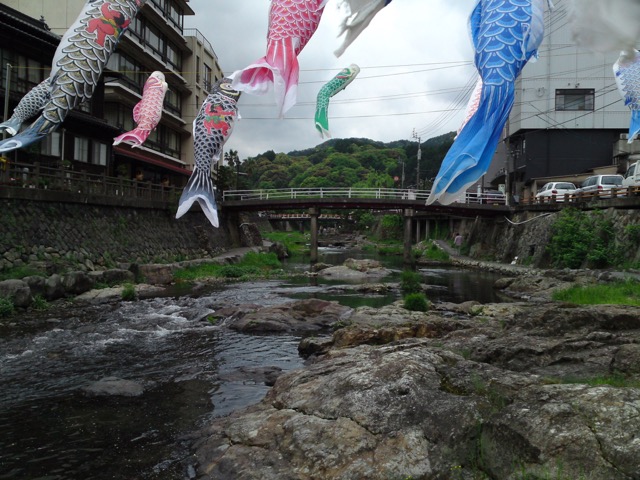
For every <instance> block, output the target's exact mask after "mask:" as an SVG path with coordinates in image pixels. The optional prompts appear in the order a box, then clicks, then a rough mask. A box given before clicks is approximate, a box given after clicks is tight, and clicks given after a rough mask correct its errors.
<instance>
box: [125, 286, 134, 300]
mask: <svg viewBox="0 0 640 480" xmlns="http://www.w3.org/2000/svg"><path fill="white" fill-rule="evenodd" d="M122 287H123V288H122V300H128V301H130V300H135V299H136V287H134V285H133V284H132V283H125V284H124V285H123V286H122Z"/></svg>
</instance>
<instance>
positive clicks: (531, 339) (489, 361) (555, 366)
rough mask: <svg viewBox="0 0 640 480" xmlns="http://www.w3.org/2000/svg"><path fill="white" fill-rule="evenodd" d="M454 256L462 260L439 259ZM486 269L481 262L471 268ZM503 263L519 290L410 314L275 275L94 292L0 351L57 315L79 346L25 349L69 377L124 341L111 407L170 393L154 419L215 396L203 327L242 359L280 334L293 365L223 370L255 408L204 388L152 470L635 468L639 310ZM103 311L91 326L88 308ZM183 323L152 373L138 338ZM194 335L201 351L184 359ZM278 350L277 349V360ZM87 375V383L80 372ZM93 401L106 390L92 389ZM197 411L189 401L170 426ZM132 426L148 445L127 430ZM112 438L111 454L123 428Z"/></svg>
mask: <svg viewBox="0 0 640 480" xmlns="http://www.w3.org/2000/svg"><path fill="white" fill-rule="evenodd" d="M458 261H459V262H466V261H472V260H467V259H465V258H456V257H452V258H451V262H454V263H455V262H458ZM495 265H496V264H493V263H492V262H484V263H483V262H480V263H478V264H476V265H474V266H473V268H497V267H496V266H495ZM500 268H504V269H505V270H504V271H503V272H501V276H502V277H503V278H501V279H500V280H498V281H497V282H496V283H495V286H496V288H499V289H501V290H502V291H504V292H506V293H509V294H510V295H511V296H512V298H516V299H518V298H519V299H520V300H519V301H510V302H504V303H480V302H477V301H466V302H462V303H453V302H434V306H433V308H432V309H431V310H430V311H429V312H425V313H422V312H409V311H407V310H405V309H404V308H403V307H402V302H401V301H397V302H394V303H392V304H390V305H385V306H383V307H379V308H373V307H357V308H345V307H340V308H339V306H338V305H336V303H335V302H330V301H324V300H319V299H314V298H311V299H307V300H294V301H291V300H290V299H289V300H283V299H282V298H279V296H280V295H282V292H283V291H284V287H283V286H282V285H281V284H280V283H279V282H263V283H260V282H251V283H248V284H244V285H242V284H237V285H234V286H233V288H230V289H228V290H227V289H221V290H220V291H216V292H214V293H213V294H211V295H207V296H202V297H200V296H199V294H198V293H197V292H195V293H193V294H188V295H187V294H185V296H181V297H178V299H177V301H175V302H174V301H172V302H165V301H163V300H162V299H161V298H160V297H158V298H157V299H150V300H144V301H138V302H120V298H117V297H113V298H112V299H111V300H110V301H108V302H107V304H106V305H103V304H97V303H94V304H92V303H91V302H89V303H87V304H86V305H85V306H84V307H82V306H81V305H80V302H74V305H75V308H76V309H77V310H78V312H79V311H84V312H86V313H88V315H87V317H88V318H87V319H86V320H84V319H82V320H80V319H81V318H84V317H82V316H81V315H80V314H79V313H77V312H76V313H74V314H73V318H71V319H69V320H67V319H65V318H62V317H56V318H54V319H51V318H48V319H43V320H42V321H43V322H47V323H50V322H52V321H54V320H55V322H56V323H55V324H54V327H55V328H51V325H49V327H48V328H49V330H48V332H47V334H46V335H43V334H39V335H38V336H37V337H36V338H35V339H34V342H33V346H31V345H29V346H28V347H27V346H22V343H20V346H19V348H18V347H16V350H15V352H13V351H11V352H9V353H10V358H9V360H10V362H14V361H15V362H18V361H19V360H20V357H22V356H24V355H27V353H26V352H28V350H29V349H35V348H34V347H35V345H36V344H38V345H39V344H41V343H44V342H45V340H46V341H49V339H51V340H53V339H55V338H58V337H63V338H64V336H66V335H68V334H69V333H68V331H67V324H69V323H70V324H71V326H72V328H73V329H75V330H76V331H77V332H78V333H80V334H82V335H84V337H86V338H84V337H83V343H82V344H81V345H80V346H74V347H73V348H72V349H71V350H69V347H68V346H69V345H71V343H70V341H68V340H65V343H63V344H62V345H59V346H56V347H51V348H50V349H48V350H45V351H44V352H42V354H41V355H40V356H38V357H37V361H36V362H35V363H36V365H40V368H39V369H42V370H43V372H42V373H39V372H34V375H40V376H44V375H45V373H46V372H47V369H48V368H50V366H51V364H52V363H60V365H62V364H71V365H72V366H74V367H73V374H74V375H73V376H78V377H82V376H83V374H82V372H83V371H84V369H85V363H86V362H87V361H89V358H93V357H94V356H96V354H95V353H92V354H91V357H81V356H80V355H81V352H83V351H85V350H87V349H88V346H89V345H92V347H91V348H98V350H97V352H98V355H97V356H96V358H98V359H102V358H103V357H104V358H105V359H106V356H105V350H107V349H113V350H114V351H115V352H117V353H118V355H117V356H118V357H121V356H122V354H123V353H124V352H126V351H127V350H130V351H131V352H132V354H134V355H135V356H134V357H132V359H130V358H129V357H124V358H123V359H122V360H121V361H122V362H123V363H122V365H120V364H119V363H116V364H115V366H112V365H109V366H110V369H109V370H108V371H109V373H112V374H113V376H114V377H119V378H121V379H122V380H129V379H133V380H135V381H136V382H137V383H138V384H139V385H140V387H142V388H141V389H140V388H139V389H138V390H137V391H140V390H142V391H143V392H144V393H142V395H141V396H138V397H122V395H119V394H118V393H117V392H116V394H114V395H111V396H109V395H107V397H106V403H108V404H112V406H113V408H114V413H115V410H117V409H121V408H122V405H125V406H126V408H127V409H134V407H136V408H144V407H145V405H146V402H147V401H149V398H150V397H149V396H150V395H151V396H154V395H155V396H157V397H161V396H164V397H166V398H168V399H170V401H169V403H167V404H166V405H163V410H162V415H163V416H164V417H163V418H174V416H175V417H177V416H179V415H180V412H181V411H182V410H188V408H187V404H189V403H191V404H197V406H198V408H200V410H201V411H206V410H207V409H209V410H210V409H211V405H210V404H209V403H208V401H207V400H208V395H209V394H210V393H209V391H210V388H211V387H210V386H205V385H206V384H205V383H204V382H203V380H204V378H205V377H206V376H208V375H211V374H212V370H214V363H212V359H213V358H217V357H214V352H213V350H217V349H219V348H220V347H219V345H218V343H217V342H216V343H215V344H214V343H212V342H211V338H209V339H208V338H207V337H212V336H214V335H215V337H216V338H217V339H236V338H237V340H236V341H237V342H239V343H242V344H246V345H249V348H248V350H245V353H244V354H243V355H244V356H246V357H249V356H251V355H253V351H255V352H259V351H261V350H262V348H263V347H262V346H263V345H265V344H270V342H271V339H274V340H279V339H281V338H285V340H286V344H287V348H289V350H287V352H288V353H287V362H288V364H289V365H295V369H294V370H292V371H289V372H288V371H287V369H280V370H279V369H277V368H273V369H271V368H270V367H271V366H272V363H271V362H273V360H262V361H261V360H260V359H259V360H257V361H256V362H255V365H252V368H250V369H246V370H242V371H241V370H240V369H231V370H228V371H226V372H223V374H224V375H227V376H229V377H232V378H233V379H234V380H237V381H236V382H235V388H237V391H236V392H235V393H234V394H235V395H237V396H239V397H242V398H243V399H244V400H245V401H247V399H248V400H249V401H248V402H247V403H245V404H244V405H248V404H252V405H251V406H248V407H246V408H242V409H240V410H238V409H237V408H231V407H230V406H227V407H226V408H225V403H224V402H225V400H226V399H228V398H230V397H231V396H232V395H230V394H229V391H228V390H227V391H224V392H222V391H221V392H217V393H216V394H215V395H216V397H215V402H214V404H215V405H216V407H215V408H216V410H215V411H216V413H217V414H219V415H221V416H220V417H219V418H208V419H207V421H206V424H205V425H204V426H203V427H202V428H201V429H199V430H197V431H196V432H192V433H190V434H186V435H182V436H181V437H180V443H181V445H183V447H184V449H183V451H182V453H180V455H178V456H175V457H172V460H171V472H172V475H173V476H169V477H162V478H215V479H234V480H237V479H240V480H242V479H254V478H255V479H261V480H262V479H271V478H273V479H276V478H277V479H299V480H307V479H309V480H310V479H318V478H322V479H350V480H352V479H360V478H362V479H364V478H366V479H388V478H393V479H395V478H397V479H401V480H405V479H408V478H412V479H413V480H417V479H430V480H431V479H447V480H450V479H456V480H457V479H474V480H475V479H485V480H486V479H496V480H497V479H525V478H541V479H547V478H548V479H557V480H560V479H567V480H568V479H572V480H573V479H580V478H584V479H588V478H592V479H603V478H607V479H609V478H612V479H635V478H640V477H639V475H640V472H638V470H637V468H638V465H640V462H639V461H638V459H640V450H639V449H640V445H639V444H640V439H638V436H637V432H638V431H640V428H639V427H640V425H639V424H638V422H639V419H640V415H638V413H639V412H640V390H639V389H638V381H640V369H639V368H638V365H640V349H639V348H638V345H639V344H640V335H639V332H640V320H639V319H640V311H638V309H637V308H636V307H615V306H598V307H577V306H575V305H568V304H563V303H559V302H553V301H551V294H552V292H553V291H555V290H557V289H561V288H566V286H568V285H572V284H575V283H576V282H587V281H589V282H594V281H604V280H605V279H606V278H608V276H610V275H612V272H599V273H597V274H593V272H591V273H589V272H588V271H575V272H570V271H564V272H551V271H542V270H536V269H531V268H528V267H521V266H517V265H515V266H512V265H500ZM428 281H429V280H428V277H426V282H425V283H428ZM381 282H384V280H381ZM492 283H493V282H492ZM380 284H382V283H380ZM375 285H376V284H372V285H368V286H367V288H372V287H374V286H375ZM427 286H428V285H427ZM353 288H356V287H353ZM425 288H426V287H425ZM301 290H304V291H309V290H310V288H309V287H304V288H301ZM327 290H328V291H330V290H329V289H327ZM312 291H313V292H314V295H315V292H317V289H313V290H312ZM250 292H251V293H252V294H251V295H249V296H247V294H248V293H250ZM357 294H358V295H362V296H364V295H367V293H365V292H364V291H363V292H359V293H357ZM191 295H192V296H193V298H188V297H190V296H191ZM225 308H226V309H225ZM140 309H143V310H142V311H141V310H140ZM111 310H113V315H112V314H109V313H108V312H110V311H111ZM98 312H102V313H99V315H100V320H99V322H98V323H95V320H93V321H92V320H89V318H92V317H94V316H96V315H98ZM103 316H107V318H109V319H111V320H110V322H111V323H113V329H114V330H112V331H111V330H107V329H106V328H105V325H106V324H108V323H109V322H108V321H105V320H104V319H103ZM47 317H48V316H47ZM185 323H186V324H188V326H189V331H188V333H187V332H185V330H184V327H185ZM178 329H180V330H178ZM69 331H70V330H69ZM174 332H175V333H174ZM178 332H185V333H178ZM258 333H259V335H258ZM143 334H146V335H147V336H142V335H143ZM183 335H184V340H182V341H180V342H179V344H178V345H177V346H175V347H172V348H170V349H168V348H167V347H165V346H162V350H168V351H169V352H170V353H171V355H170V357H175V356H177V355H180V354H183V353H184V352H185V351H186V353H188V355H186V356H187V358H185V360H184V363H183V364H181V365H180V366H179V367H173V368H172V369H169V371H171V376H170V381H169V382H167V380H166V379H165V378H162V376H164V375H166V371H167V367H165V366H164V364H165V363H167V362H168V359H164V360H162V361H160V360H159V359H161V358H162V356H161V353H162V352H161V351H157V350H154V349H151V348H150V346H151V345H152V342H155V341H157V340H156V339H160V340H161V341H162V342H165V341H169V339H171V338H180V337H182V336H183ZM129 336H131V343H130V345H128V344H125V345H127V348H124V345H123V342H125V339H127V338H129ZM151 339H153V341H152V340H151ZM36 340H37V342H36ZM93 345H96V346H95V347H94V346H93ZM161 345H163V344H161ZM194 345H197V349H195V350H200V351H202V352H204V353H205V355H204V356H203V357H193V358H191V354H192V350H194ZM214 345H215V346H214ZM280 348H282V347H277V349H276V357H275V358H280V357H282V354H281V351H280V350H279V349H280ZM290 350H293V355H296V353H299V354H300V355H301V356H302V359H304V363H305V365H304V366H302V365H299V363H301V362H302V360H301V359H299V358H297V359H292V358H290V357H291V355H292V353H291V351H290ZM36 351H37V350H36ZM296 351H297V352H296ZM28 355H34V354H32V353H29V354H28ZM76 356H78V358H77V359H76V358H75V357H76ZM296 357H297V355H296ZM125 359H126V361H125ZM109 361H110V362H115V360H109ZM218 361H219V362H221V363H220V365H221V366H222V365H224V362H222V361H221V360H216V362H218ZM224 361H225V362H228V363H231V362H232V359H231V358H230V357H229V358H227V359H225V360H224ZM70 362H71V363H70ZM150 362H151V363H159V364H162V365H163V366H162V368H154V369H152V374H151V375H149V373H148V372H146V371H143V369H142V367H140V366H139V365H138V364H148V363H150ZM194 362H195V363H194ZM296 362H297V363H296ZM132 365H133V366H134V368H133V369H132V368H131V366H132ZM267 367H268V368H267ZM219 368H220V367H219ZM110 376H111V375H110ZM158 377H160V378H158ZM16 380H17V377H16ZM94 380H100V378H96V379H94ZM22 381H24V379H23V380H22ZM83 381H84V382H85V383H90V382H86V379H83V378H79V379H78V383H82V382H83ZM616 382H617V383H616ZM271 385H273V386H272V387H270V386H271ZM94 386H95V385H94ZM98 386H100V385H98ZM248 386H252V387H258V389H257V392H258V393H257V394H256V393H249V392H248V391H247V388H248ZM265 393H266V396H264V395H265ZM263 396H264V397H263ZM154 398H155V397H154ZM76 402H77V400H75V398H74V400H73V402H72V401H70V400H67V403H69V404H71V403H76ZM86 402H89V400H87V401H86ZM95 402H101V403H105V397H99V398H98V400H95ZM176 405H177V406H178V407H175V406H176ZM192 406H193V405H192ZM174 407H175V408H174ZM176 408H177V409H176ZM189 408H190V407H189ZM135 411H136V412H137V411H138V410H135ZM193 417H195V413H193V412H189V419H188V421H187V420H183V421H182V424H181V425H186V424H188V422H189V421H191V422H192V421H193ZM43 422H44V419H43ZM137 428H138V427H137ZM140 428H142V427H140ZM147 429H148V430H147V431H143V432H142V433H139V432H138V433H136V434H135V435H134V434H133V432H132V433H131V438H132V439H133V440H131V444H128V443H127V444H126V445H130V448H133V446H134V445H137V444H139V443H141V446H148V448H151V445H152V444H153V443H154V442H157V441H158V439H159V438H160V439H162V438H163V437H162V435H161V434H158V433H157V432H154V430H153V429H149V427H147ZM120 435H121V436H122V438H123V439H124V438H128V437H127V436H125V435H122V434H120ZM140 435H144V437H143V440H137V438H138V437H139V436H140ZM9 437H10V436H9ZM116 441H117V442H120V443H118V444H117V445H118V449H121V444H122V443H121V442H122V441H123V440H121V439H116ZM127 441H129V440H127ZM118 451H120V450H118ZM194 453H195V455H194ZM112 455H113V454H112ZM121 455H123V456H124V455H125V454H124V452H122V453H121ZM127 458H129V456H127ZM110 461H111V462H117V457H113V456H112V457H110ZM127 461H129V460H127ZM158 468H159V469H160V471H166V470H162V468H161V467H160V466H159V467H158ZM9 478H11V477H9ZM14 478H19V477H14ZM23 478H24V477H23ZM66 478H74V477H72V476H67V477H66ZM78 478H79V477H78ZM96 478H98V477H96ZM122 478H126V477H122ZM140 478H146V477H144V476H143V475H140ZM148 478H152V477H148ZM158 478H160V477H158Z"/></svg>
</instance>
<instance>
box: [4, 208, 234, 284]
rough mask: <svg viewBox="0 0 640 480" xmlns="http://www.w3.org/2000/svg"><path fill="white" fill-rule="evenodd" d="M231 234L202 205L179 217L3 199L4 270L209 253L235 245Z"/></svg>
mask: <svg viewBox="0 0 640 480" xmlns="http://www.w3.org/2000/svg"><path fill="white" fill-rule="evenodd" d="M229 238H230V237H229V234H228V232H227V231H225V229H224V228H222V227H221V228H213V227H212V226H211V224H210V223H209V222H208V221H207V219H206V218H205V216H204V214H203V213H202V212H201V211H199V209H197V208H194V210H193V211H191V212H188V213H187V214H186V215H185V216H184V217H182V218H180V219H176V218H175V213H174V212H173V211H171V210H169V209H163V208H139V207H126V206H107V205H91V204H83V203H62V202H49V201H36V200H24V199H0V272H1V271H6V270H8V269H11V268H16V267H22V266H25V265H30V266H32V267H35V268H37V269H39V270H41V271H43V272H46V273H49V274H51V273H59V272H64V271H68V270H85V271H87V270H101V269H106V268H113V267H115V266H117V265H118V264H119V263H154V262H175V261H182V260H189V259H194V258H206V257H211V256H215V255H217V254H219V253H221V252H223V251H226V250H228V249H229V248H231V243H230V240H229Z"/></svg>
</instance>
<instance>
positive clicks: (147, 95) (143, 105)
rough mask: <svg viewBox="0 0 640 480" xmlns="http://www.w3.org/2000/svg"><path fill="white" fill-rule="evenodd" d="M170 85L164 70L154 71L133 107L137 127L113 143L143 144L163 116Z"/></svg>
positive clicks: (118, 137) (137, 145)
mask: <svg viewBox="0 0 640 480" xmlns="http://www.w3.org/2000/svg"><path fill="white" fill-rule="evenodd" d="M168 88H169V86H168V85H167V82H165V81H164V74H163V73H162V72H153V73H152V74H151V75H149V78H148V79H147V81H146V82H145V84H144V88H143V90H142V99H141V100H140V101H139V102H138V104H137V105H136V106H135V107H133V121H134V122H136V124H137V127H136V128H134V129H133V130H130V131H128V132H126V133H123V134H122V135H119V136H117V137H116V138H114V139H113V144H114V145H118V144H120V143H128V144H130V145H131V146H133V147H139V146H141V145H142V144H143V143H144V142H145V140H146V139H147V137H149V134H150V133H151V131H152V130H153V129H155V128H156V127H157V126H158V123H159V122H160V119H161V118H162V104H163V102H164V96H165V94H166V93H167V89H168Z"/></svg>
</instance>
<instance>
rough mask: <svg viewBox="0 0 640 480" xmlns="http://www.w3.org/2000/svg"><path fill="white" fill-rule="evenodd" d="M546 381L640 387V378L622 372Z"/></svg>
mask: <svg viewBox="0 0 640 480" xmlns="http://www.w3.org/2000/svg"><path fill="white" fill-rule="evenodd" d="M546 381H547V382H548V383H550V384H569V385H589V386H591V387H601V386H603V385H608V386H610V387H616V388H640V380H634V379H629V378H627V377H625V376H624V375H623V374H621V373H614V374H612V375H605V376H601V377H593V378H574V377H568V378H547V379H546Z"/></svg>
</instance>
